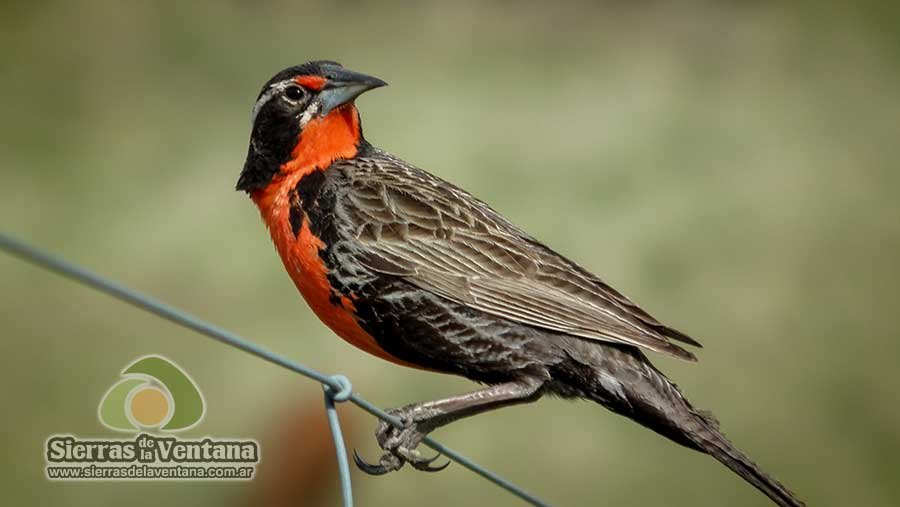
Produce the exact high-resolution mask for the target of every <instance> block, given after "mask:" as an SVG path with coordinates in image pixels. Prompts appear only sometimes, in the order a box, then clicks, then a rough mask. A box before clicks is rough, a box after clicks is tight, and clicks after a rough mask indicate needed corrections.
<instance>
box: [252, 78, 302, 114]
mask: <svg viewBox="0 0 900 507" xmlns="http://www.w3.org/2000/svg"><path fill="white" fill-rule="evenodd" d="M293 83H294V80H293V79H285V80H284V81H279V82H277V83H273V84H271V85H270V86H269V89H268V90H266V91H265V93H263V94H262V95H260V97H259V100H257V101H256V104H254V105H253V112H252V113H251V114H250V125H254V124H255V123H256V116H257V115H258V114H259V112H260V110H262V108H263V106H265V105H266V103H267V102H269V101H270V100H272V97H274V96H275V95H277V94H278V93H281V92H282V91H284V89H285V88H287V87H288V86H290V85H291V84H293Z"/></svg>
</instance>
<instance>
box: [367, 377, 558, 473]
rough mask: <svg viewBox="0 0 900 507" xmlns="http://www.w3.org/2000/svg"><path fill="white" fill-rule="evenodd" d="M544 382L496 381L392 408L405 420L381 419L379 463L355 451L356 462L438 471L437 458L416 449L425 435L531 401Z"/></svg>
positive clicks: (382, 468) (374, 468)
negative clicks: (397, 425) (399, 425)
mask: <svg viewBox="0 0 900 507" xmlns="http://www.w3.org/2000/svg"><path fill="white" fill-rule="evenodd" d="M542 384H543V382H541V381H540V380H535V379H530V380H522V381H517V382H507V383H505V384H497V385H493V386H490V387H488V388H485V389H481V390H479V391H475V392H471V393H467V394H462V395H459V396H452V397H450V398H444V399H441V400H435V401H426V402H422V403H413V404H411V405H406V406H404V407H401V408H397V409H394V410H390V411H389V413H390V414H391V415H392V416H394V417H397V418H398V419H400V420H401V421H402V422H403V428H395V427H394V426H393V425H391V424H390V423H388V422H386V421H381V422H379V423H378V427H377V428H376V430H375V438H376V439H377V440H378V445H379V446H381V448H382V449H383V450H384V451H385V453H384V455H383V456H382V457H381V460H380V462H379V463H378V464H377V465H372V464H369V463H366V462H365V461H363V460H362V458H360V457H359V455H358V454H356V453H355V452H354V460H355V461H356V465H357V466H358V467H359V468H360V470H362V471H363V472H366V473H369V474H372V475H381V474H385V473H387V472H392V471H394V470H398V469H400V467H402V466H403V464H404V463H406V462H409V464H410V465H412V466H413V467H415V468H416V469H418V470H423V471H427V472H437V471H440V470H443V469H444V468H446V466H447V464H449V462H448V463H447V464H445V465H443V466H439V467H432V466H430V465H431V463H432V462H433V461H434V460H435V459H436V458H437V456H435V457H434V458H424V457H422V456H421V455H420V454H419V452H418V451H417V450H416V447H418V445H419V443H420V442H421V441H422V439H423V438H425V435H427V434H429V433H431V432H432V431H434V430H435V429H437V428H440V427H441V426H444V425H447V424H450V423H452V422H453V421H456V420H458V419H462V418H464V417H470V416H473V415H476V414H480V413H482V412H487V411H488V410H494V409H497V408H501V407H505V406H508V405H516V404H520V403H529V402H532V401H534V400H536V399H538V398H539V397H540V396H541V392H540V388H541V385H542Z"/></svg>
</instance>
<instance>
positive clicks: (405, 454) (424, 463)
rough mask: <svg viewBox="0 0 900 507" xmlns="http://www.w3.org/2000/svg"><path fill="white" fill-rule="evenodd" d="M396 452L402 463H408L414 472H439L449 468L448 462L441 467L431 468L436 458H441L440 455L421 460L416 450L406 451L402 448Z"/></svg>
mask: <svg viewBox="0 0 900 507" xmlns="http://www.w3.org/2000/svg"><path fill="white" fill-rule="evenodd" d="M396 452H397V453H398V454H400V456H401V457H402V458H403V460H404V461H406V462H408V463H409V464H410V465H412V467H413V468H415V469H416V470H421V471H422V472H440V471H441V470H443V469H445V468H447V467H448V466H450V460H447V462H446V463H444V464H443V465H439V466H436V467H433V466H431V464H432V463H434V462H435V461H436V460H437V459H438V458H440V457H441V456H442V454H441V453H437V454H435V455H434V456H433V457H431V458H423V457H422V456H421V455H420V454H419V452H418V451H416V450H412V451H410V450H407V449H404V448H403V447H399V448H397V450H396Z"/></svg>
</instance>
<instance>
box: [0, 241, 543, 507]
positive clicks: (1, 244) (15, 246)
mask: <svg viewBox="0 0 900 507" xmlns="http://www.w3.org/2000/svg"><path fill="white" fill-rule="evenodd" d="M0 250H4V251H6V252H7V253H9V254H11V255H14V256H16V257H18V258H20V259H22V260H25V261H27V262H30V263H32V264H35V265H37V266H40V267H42V268H44V269H47V270H49V271H52V272H54V273H57V274H59V275H62V276H64V277H66V278H69V279H71V280H74V281H76V282H78V283H80V284H82V285H86V286H88V287H91V288H93V289H95V290H97V291H99V292H103V293H105V294H108V295H110V296H112V297H114V298H116V299H119V300H120V301H124V302H126V303H128V304H130V305H133V306H135V307H137V308H140V309H142V310H145V311H148V312H150V313H152V314H154V315H156V316H158V317H161V318H163V319H165V320H168V321H170V322H173V323H175V324H178V325H180V326H183V327H186V328H188V329H191V330H193V331H196V332H197V333H200V334H202V335H205V336H207V337H209V338H212V339H214V340H216V341H218V342H221V343H224V344H226V345H230V346H232V347H234V348H237V349H240V350H242V351H244V352H247V353H249V354H252V355H254V356H256V357H259V358H261V359H263V360H265V361H268V362H270V363H273V364H276V365H278V366H281V367H283V368H286V369H288V370H291V371H293V372H296V373H299V374H301V375H303V376H305V377H308V378H311V379H313V380H316V381H318V382H319V383H321V384H322V386H323V388H324V389H325V409H326V415H327V417H328V424H329V427H330V428H331V433H332V437H333V438H334V445H335V450H336V452H337V457H338V471H339V472H340V477H341V493H342V495H343V499H344V505H345V506H346V507H352V505H353V497H352V488H351V485H350V467H349V465H348V463H347V451H346V449H345V447H344V437H343V435H342V433H341V427H340V423H339V422H338V417H337V411H336V410H335V408H334V402H342V401H349V402H351V403H353V404H354V405H356V406H358V407H360V408H361V409H363V410H365V411H366V412H368V413H370V414H372V415H374V416H375V417H378V418H379V419H382V420H384V421H386V422H388V423H389V424H391V425H392V426H394V427H395V428H402V427H403V424H402V422H401V421H400V420H399V419H397V418H396V417H393V416H391V415H389V414H388V413H386V412H385V411H383V410H381V409H380V408H378V407H377V406H375V405H373V404H372V403H370V402H369V401H368V400H366V399H365V398H362V397H361V396H359V395H358V394H356V393H354V392H353V390H352V389H353V388H352V387H351V384H350V381H349V380H348V379H347V377H344V376H343V375H334V376H329V375H326V374H324V373H322V372H319V371H317V370H315V369H313V368H310V367H308V366H305V365H303V364H300V363H297V362H294V361H291V360H290V359H287V358H285V357H283V356H280V355H278V354H276V353H275V352H272V351H270V350H268V349H266V348H264V347H261V346H259V345H257V344H255V343H253V342H251V341H249V340H247V339H244V338H242V337H240V336H238V335H237V334H235V333H232V332H230V331H227V330H225V329H222V328H220V327H218V326H215V325H213V324H210V323H208V322H206V321H204V320H202V319H200V318H198V317H195V316H193V315H191V314H189V313H186V312H184V311H182V310H179V309H178V308H175V307H173V306H170V305H168V304H166V303H163V302H162V301H159V300H157V299H154V298H151V297H149V296H146V295H144V294H141V293H140V292H137V291H134V290H132V289H129V288H128V287H125V286H123V285H120V284H118V283H116V282H113V281H111V280H108V279H106V278H104V277H102V276H100V275H98V274H96V273H93V272H91V271H88V270H87V269H84V268H82V267H80V266H77V265H75V264H72V263H70V262H68V261H66V260H63V259H62V258H60V257H57V256H55V255H53V254H51V253H49V252H46V251H44V250H41V249H39V248H37V247H34V246H32V245H30V244H28V243H25V242H23V241H20V240H18V239H16V238H14V237H12V236H10V235H8V234H5V233H3V232H0ZM422 443H423V444H425V445H427V446H428V447H430V448H432V449H434V450H436V451H438V452H440V453H442V454H444V455H445V456H447V457H448V458H450V459H451V460H453V461H455V462H457V463H459V464H460V465H462V466H464V467H465V468H468V469H469V470H471V471H473V472H475V473H476V474H478V475H480V476H482V477H484V478H485V479H487V480H488V481H490V482H492V483H494V484H496V485H497V486H500V487H501V488H503V489H505V490H506V491H508V492H510V493H512V494H513V495H515V496H517V497H519V498H521V499H522V500H524V501H525V502H527V503H529V504H531V505H535V506H538V507H549V505H550V504H548V503H546V502H544V501H543V500H541V499H540V498H538V497H536V496H534V495H532V494H531V493H529V492H527V491H525V490H524V489H522V488H521V487H519V486H517V485H515V484H513V483H512V482H510V481H508V480H507V479H505V478H503V477H501V476H499V475H497V474H496V473H495V472H492V471H490V470H488V469H486V468H484V467H482V466H481V465H479V464H478V463H475V462H474V461H472V460H470V459H469V458H466V457H465V456H463V455H462V454H459V453H458V452H456V451H454V450H452V449H450V448H448V447H445V446H444V445H443V444H441V443H440V442H438V441H436V440H434V439H432V438H431V437H425V438H424V439H423V440H422Z"/></svg>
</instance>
